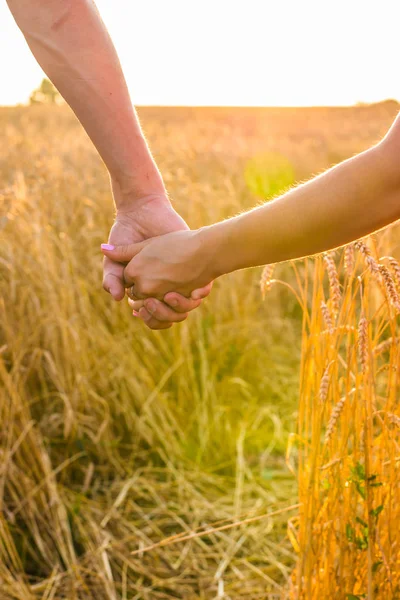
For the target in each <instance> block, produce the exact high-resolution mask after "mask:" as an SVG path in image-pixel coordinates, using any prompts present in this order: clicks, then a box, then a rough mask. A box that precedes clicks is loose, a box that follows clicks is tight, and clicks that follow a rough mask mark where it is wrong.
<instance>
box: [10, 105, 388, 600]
mask: <svg viewBox="0 0 400 600" xmlns="http://www.w3.org/2000/svg"><path fill="white" fill-rule="evenodd" d="M397 110H398V106H397V105H396V104H395V103H393V102H387V103H382V104H379V105H375V106H358V107H353V108H331V109H328V108H313V109H278V108H277V109H273V108H271V109H239V108H156V107H154V108H150V107H146V108H145V107H144V108H140V109H139V110H138V112H139V116H140V119H141V122H142V125H143V128H144V131H145V134H146V136H147V138H148V140H149V143H150V146H151V148H152V151H153V154H154V156H155V159H156V161H157V163H158V165H159V167H160V169H161V172H162V174H163V176H164V180H165V182H166V185H167V188H168V191H169V193H170V196H171V198H172V200H173V203H174V205H175V207H176V208H177V210H178V211H179V212H180V213H181V214H182V216H183V217H184V218H185V219H186V220H187V222H188V224H189V225H190V226H191V227H198V226H201V225H205V224H209V223H212V222H214V221H216V220H219V219H222V218H225V217H227V216H229V215H233V214H237V213H238V212H239V211H241V210H244V209H246V208H250V207H252V206H254V204H256V203H257V202H260V200H262V199H263V198H266V197H270V196H271V195H274V194H276V193H279V191H281V189H280V188H283V187H284V186H286V185H291V184H293V183H296V182H299V181H304V180H305V179H307V178H309V177H310V176H312V175H314V174H317V173H319V172H321V171H322V170H323V169H325V168H327V167H329V166H331V165H333V164H335V163H337V162H339V161H340V160H342V159H345V158H347V157H349V156H351V155H353V154H355V153H356V152H359V151H361V150H364V149H365V148H367V147H368V146H369V145H371V144H372V143H374V142H376V141H377V140H379V139H380V138H381V136H382V135H383V134H384V133H385V131H386V129H387V127H388V126H389V124H390V122H391V121H392V119H393V117H394V115H395V114H396V112H397ZM0 136H1V144H0V208H1V212H0V236H1V241H2V243H1V247H0V286H1V293H0V415H1V420H0V452H1V463H0V465H1V466H0V502H1V512H0V600H39V599H40V600H61V599H68V600H88V599H92V598H93V599H96V600H110V599H111V600H117V599H118V600H119V599H121V600H128V599H129V600H134V599H135V600H139V599H143V600H157V599H163V600H164V599H165V600H167V599H168V600H170V599H174V598H175V599H176V598H181V599H188V600H191V599H207V600H208V599H210V600H211V599H226V600H229V599H231V600H235V599H240V598H247V599H265V600H325V599H337V600H342V599H343V600H347V599H350V600H354V599H360V598H368V599H376V600H379V599H380V598H385V599H388V600H396V598H400V556H399V544H400V532H399V527H398V523H399V519H400V513H399V509H398V506H399V503H400V489H399V484H398V464H399V463H398V459H399V447H398V446H399V442H400V440H399V432H400V429H399V428H400V409H399V408H398V406H397V397H398V394H399V386H400V381H399V372H398V367H399V364H400V355H399V345H398V341H399V339H400V334H399V320H398V319H399V317H398V314H399V313H400V265H399V262H398V261H399V258H400V243H399V240H400V237H399V236H400V231H399V228H398V224H394V225H392V226H390V227H388V228H386V229H385V230H384V231H382V232H380V233H379V234H377V235H374V236H371V237H370V238H368V239H365V240H362V241H360V242H359V243H356V244H351V245H349V246H348V247H346V248H345V249H340V250H337V251H336V252H332V253H327V254H324V255H322V256H318V257H313V258H308V259H306V260H302V261H296V262H293V263H285V264H281V265H276V266H275V267H274V268H271V267H270V268H267V269H266V270H265V271H264V273H263V274H262V270H260V269H250V270H247V271H241V272H238V273H234V274H231V275H229V276H227V277H225V278H222V279H221V280H219V281H217V282H216V283H215V286H214V289H213V292H212V295H211V297H210V298H209V299H207V300H206V301H205V302H204V305H203V306H202V307H201V309H199V310H197V311H196V312H195V313H193V314H191V315H190V317H189V319H188V320H187V321H186V322H185V323H183V324H181V325H179V326H174V327H173V328H172V329H171V330H170V331H168V332H151V331H149V330H148V329H146V328H145V327H144V326H143V324H141V323H139V322H138V321H137V320H135V319H133V318H132V317H131V314H130V311H129V308H128V306H127V305H126V303H125V302H123V303H121V304H117V303H113V302H112V301H111V299H110V297H109V296H108V295H107V294H106V293H105V292H104V291H103V290H102V288H101V253H100V243H101V242H104V241H106V238H107V233H108V230H109V228H110V225H111V222H112V218H113V206H112V201H111V197H110V192H109V185H108V178H107V174H106V172H105V169H104V166H103V165H102V163H101V161H100V159H99V158H98V156H97V154H96V152H95V150H94V148H93V147H92V145H91V143H90V141H89V140H88V138H87V137H86V134H85V133H84V132H83V130H82V128H81V126H80V125H79V123H78V122H77V121H76V119H75V117H74V116H73V114H72V113H71V112H70V111H69V110H68V109H67V108H66V107H65V106H54V107H49V106H32V107H16V108H2V109H0ZM282 165H283V166H282ZM282 174H283V175H284V176H283V178H282V177H281V176H282ZM321 201H323V199H321ZM377 202H379V198H377ZM260 280H261V285H260Z"/></svg>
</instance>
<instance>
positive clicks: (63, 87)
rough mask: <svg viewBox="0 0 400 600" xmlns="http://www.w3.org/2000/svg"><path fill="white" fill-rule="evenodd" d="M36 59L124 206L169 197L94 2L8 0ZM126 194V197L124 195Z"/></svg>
mask: <svg viewBox="0 0 400 600" xmlns="http://www.w3.org/2000/svg"><path fill="white" fill-rule="evenodd" d="M7 2H8V5H9V7H10V10H11V12H12V14H13V16H14V18H15V20H16V22H17V24H18V26H19V28H20V29H21V31H22V33H23V34H24V36H25V38H26V41H27V42H28V44H29V47H30V49H31V50H32V53H33V54H34V56H35V58H36V60H37V61H38V63H39V64H40V65H41V67H42V68H43V70H44V71H45V72H46V74H47V75H48V77H49V78H50V79H51V81H52V82H53V83H54V85H55V86H56V87H57V89H58V90H59V91H60V93H61V94H62V96H63V97H64V98H65V100H66V101H67V102H68V104H69V105H70V106H71V108H72V109H73V111H74V112H75V113H76V115H77V117H78V119H79V120H80V122H81V123H82V125H83V126H84V128H85V129H86V131H87V133H88V134H89V136H90V138H91V140H92V141H93V143H94V145H95V146H96V148H97V150H98V152H99V153H100V155H101V157H102V159H103V160H104V162H105V164H106V166H107V168H108V171H109V173H110V175H111V179H112V181H113V184H114V185H115V186H117V188H118V191H121V192H122V194H121V195H120V194H118V193H117V194H116V198H115V200H116V204H117V207H119V206H120V205H121V204H124V203H125V202H128V203H131V202H132V201H135V199H140V198H143V196H146V195H149V194H164V193H165V188H164V185H163V182H162V178H161V176H160V174H159V172H158V169H157V167H156V165H155V163H154V161H153V159H152V157H151V154H150V151H149V149H148V147H147V144H146V141H145V139H144V137H143V134H142V131H141V129H140V125H139V123H138V119H137V117H136V114H135V110H134V108H133V106H132V102H131V99H130V96H129V92H128V89H127V86H126V82H125V78H124V75H123V73H122V69H121V65H120V62H119V59H118V56H117V53H116V51H115V48H114V45H113V43H112V41H111V39H110V36H109V34H108V32H107V29H106V28H105V26H104V24H103V22H102V20H101V17H100V15H99V13H98V11H97V8H96V6H95V4H94V3H93V2H92V1H91V0H7ZM125 196H126V197H125Z"/></svg>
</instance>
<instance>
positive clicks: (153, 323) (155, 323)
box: [138, 307, 173, 330]
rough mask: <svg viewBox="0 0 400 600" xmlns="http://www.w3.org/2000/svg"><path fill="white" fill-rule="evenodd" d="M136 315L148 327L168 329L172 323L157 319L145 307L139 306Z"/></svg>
mask: <svg viewBox="0 0 400 600" xmlns="http://www.w3.org/2000/svg"><path fill="white" fill-rule="evenodd" d="M138 316H139V317H140V318H141V319H142V321H143V322H144V323H145V324H146V325H147V327H149V328H150V329H154V330H159V329H170V328H171V327H172V325H173V323H170V322H168V321H166V322H165V321H159V320H158V319H155V318H154V317H153V316H152V315H151V314H150V313H149V312H148V311H147V309H146V308H144V307H143V308H141V309H140V310H139V312H138Z"/></svg>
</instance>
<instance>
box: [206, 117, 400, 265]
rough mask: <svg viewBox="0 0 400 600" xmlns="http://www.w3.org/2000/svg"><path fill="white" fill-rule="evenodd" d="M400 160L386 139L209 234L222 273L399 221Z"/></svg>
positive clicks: (332, 245)
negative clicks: (216, 247) (214, 245)
mask: <svg viewBox="0 0 400 600" xmlns="http://www.w3.org/2000/svg"><path fill="white" fill-rule="evenodd" d="M397 127H400V121H399V122H398V123H397ZM399 157H400V154H398V153H397V152H396V149H395V148H394V145H393V144H390V143H389V138H387V139H385V140H383V141H382V142H381V143H380V144H378V145H377V146H374V147H373V148H371V149H369V150H367V151H366V152H363V153H361V154H358V155H357V156H355V157H354V158H350V159H349V160H346V161H344V162H342V163H340V164H339V165H337V166H335V167H333V168H332V169H330V170H328V171H326V172H325V173H323V174H322V175H320V176H318V177H315V178H314V179H312V180H311V181H309V182H307V183H305V184H303V185H300V186H298V187H297V188H295V189H292V190H291V191H289V192H287V193H286V194H284V195H283V196H281V197H280V198H278V199H276V200H273V201H271V202H268V203H266V204H264V205H263V206H261V207H259V208H256V209H254V210H252V211H250V212H247V213H244V214H242V215H239V216H237V217H235V218H233V219H229V220H228V221H225V222H222V223H220V224H217V225H216V226H214V227H211V231H209V232H208V233H207V234H206V235H207V237H208V238H209V239H211V238H213V239H215V243H216V245H217V246H218V249H219V250H218V253H217V255H216V257H215V260H216V270H217V273H218V274H222V273H227V272H230V271H234V270H236V269H242V268H244V267H250V266H255V265H261V264H269V263H276V262H281V261H286V260H289V259H295V258H301V257H304V256H309V255H312V254H316V253H319V252H322V251H325V250H330V249H332V248H337V247H339V246H342V245H344V244H346V243H348V242H351V241H352V240H355V239H358V238H360V237H363V236H365V235H368V234H370V233H372V232H374V231H377V230H378V229H381V228H382V227H385V226H386V225H388V224H389V223H392V222H393V221H396V220H397V219H400V168H399V167H400V160H399ZM397 165H398V166H397Z"/></svg>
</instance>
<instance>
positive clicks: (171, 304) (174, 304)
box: [168, 298, 179, 306]
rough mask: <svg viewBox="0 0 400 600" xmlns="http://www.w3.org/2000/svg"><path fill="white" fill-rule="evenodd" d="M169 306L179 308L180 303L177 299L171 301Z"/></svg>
mask: <svg viewBox="0 0 400 600" xmlns="http://www.w3.org/2000/svg"><path fill="white" fill-rule="evenodd" d="M168 304H169V305H170V306H178V304H179V302H178V300H177V299H176V298H173V299H172V300H169V302H168Z"/></svg>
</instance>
